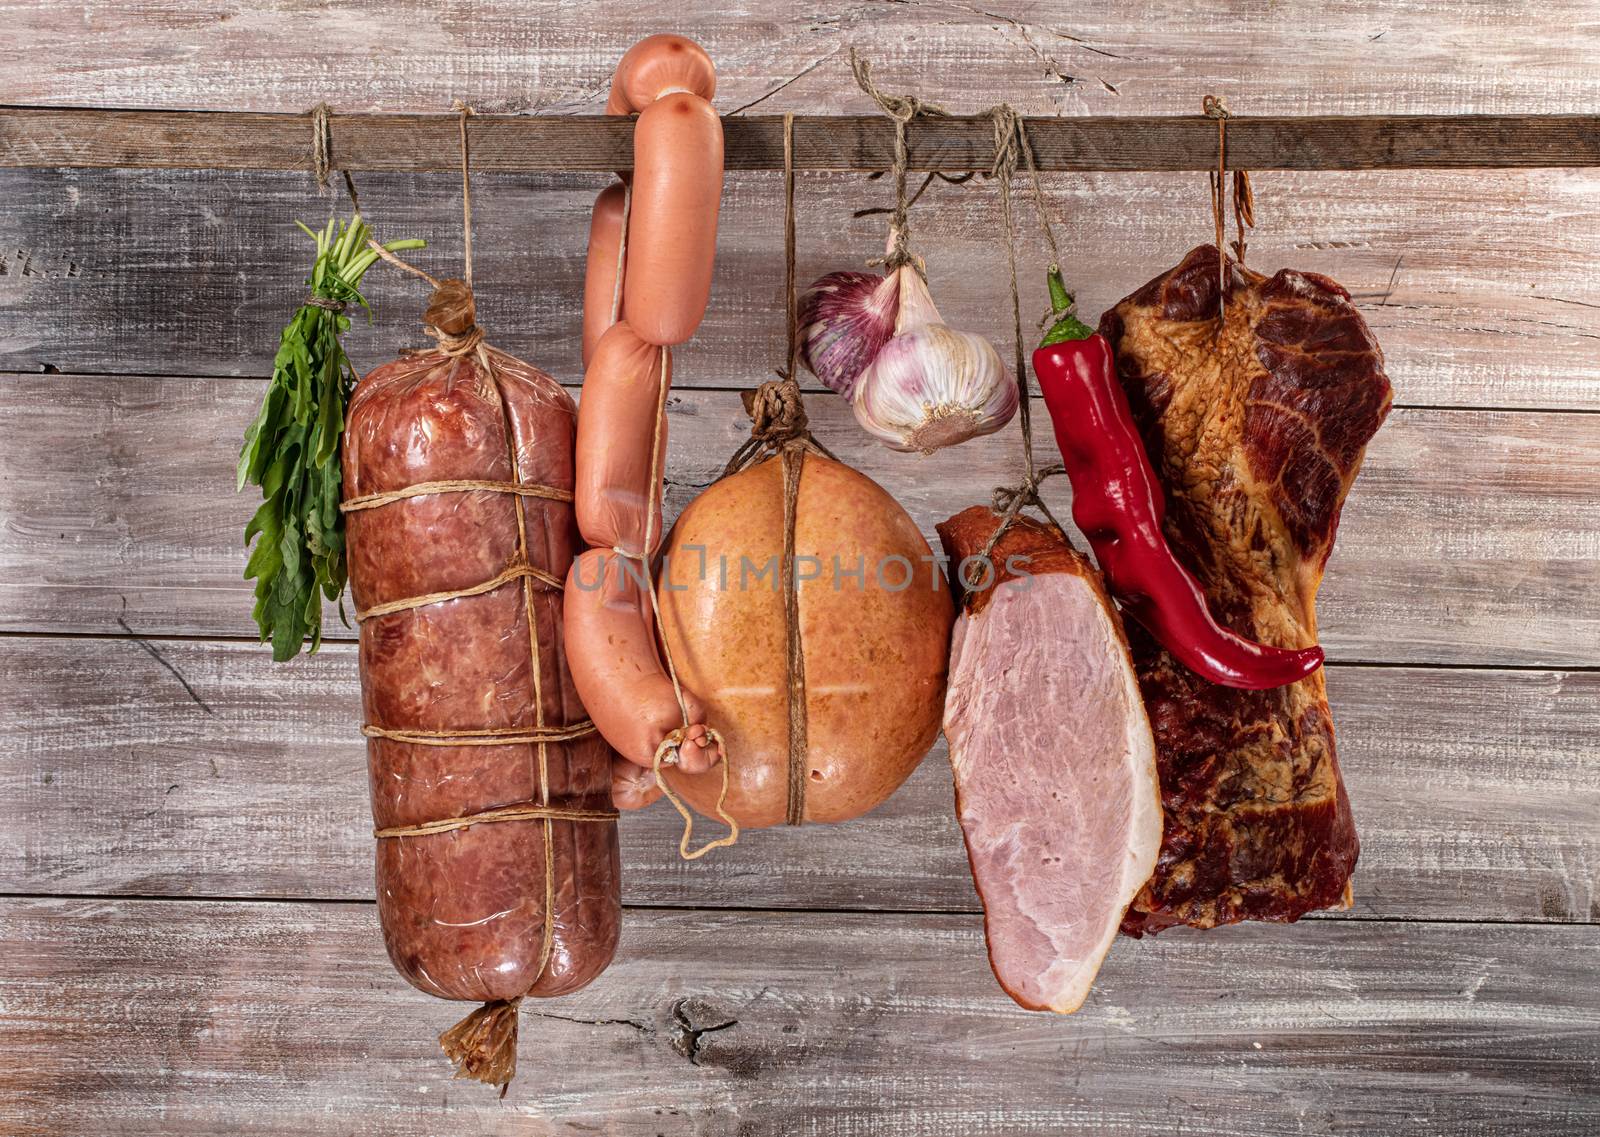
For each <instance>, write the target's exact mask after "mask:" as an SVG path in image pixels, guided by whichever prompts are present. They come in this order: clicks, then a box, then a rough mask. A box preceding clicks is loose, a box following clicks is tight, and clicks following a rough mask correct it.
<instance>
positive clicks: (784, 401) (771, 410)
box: [741, 378, 809, 447]
mask: <svg viewBox="0 0 1600 1137" xmlns="http://www.w3.org/2000/svg"><path fill="white" fill-rule="evenodd" d="M741 399H742V400H743V402H744V410H745V413H746V414H747V415H749V416H750V437H751V438H752V439H755V440H756V441H757V442H760V443H763V444H765V445H767V446H772V447H778V446H782V445H783V444H784V443H786V442H792V441H794V440H795V439H797V438H804V437H805V436H806V433H807V429H808V426H809V423H808V421H807V419H806V408H805V403H804V401H803V400H802V399H801V397H800V384H798V383H796V382H795V381H794V380H793V379H790V378H784V379H774V380H772V381H771V382H767V383H763V384H761V386H759V387H757V388H756V389H755V390H754V391H746V392H744V393H743V395H742V396H741Z"/></svg>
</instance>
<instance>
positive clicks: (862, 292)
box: [799, 272, 900, 399]
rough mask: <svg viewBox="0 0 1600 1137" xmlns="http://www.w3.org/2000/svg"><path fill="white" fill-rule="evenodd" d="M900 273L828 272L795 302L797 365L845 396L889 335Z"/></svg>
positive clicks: (897, 306)
mask: <svg viewBox="0 0 1600 1137" xmlns="http://www.w3.org/2000/svg"><path fill="white" fill-rule="evenodd" d="M899 305H900V274H899V273H893V272H891V273H890V274H889V275H888V276H878V275H877V274H876V273H870V272H830V273H829V274H828V275H827V276H825V277H823V278H822V279H821V280H819V281H817V282H816V283H815V284H813V285H812V286H811V287H810V288H808V289H806V294H805V295H804V296H802V297H801V298H800V310H799V321H800V362H801V363H802V364H804V365H805V367H806V369H807V370H809V371H810V372H811V374H813V375H815V376H816V377H817V378H818V379H820V380H822V383H823V385H824V386H825V387H828V388H829V389H830V390H833V391H836V392H838V393H839V394H841V395H843V396H844V397H845V398H847V399H848V398H850V397H851V396H852V395H854V394H855V390H856V379H857V378H859V377H860V375H861V373H862V372H863V371H865V370H866V369H867V365H868V364H870V363H871V362H872V361H873V359H874V358H876V356H877V354H878V352H879V351H880V350H881V349H882V348H883V345H884V344H886V343H888V342H889V338H890V337H891V336H893V335H894V325H895V313H896V312H897V311H898V309H899Z"/></svg>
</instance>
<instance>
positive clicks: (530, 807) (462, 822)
mask: <svg viewBox="0 0 1600 1137" xmlns="http://www.w3.org/2000/svg"><path fill="white" fill-rule="evenodd" d="M616 819H617V811H616V810H614V809H576V808H567V807H565V806H550V805H535V804H532V803H528V804H524V805H505V806H501V807H499V808H498V809H486V810H484V811H483V812H481V813H464V814H462V815H461V816H460V817H446V818H443V819H442V820H439V821H423V822H419V823H418V824H416V825H389V826H385V827H384V828H381V829H374V830H373V831H372V835H373V836H374V837H376V838H378V839H379V840H389V839H391V838H394V837H432V836H434V835H436V834H439V833H450V832H453V831H454V830H457V829H471V828H472V827H473V826H474V825H492V824H494V823H496V822H500V821H544V822H546V823H548V822H551V821H602V822H606V821H615V820H616ZM546 828H547V829H548V828H549V825H548V824H546ZM552 871H553V870H551V869H550V868H549V867H548V866H546V874H547V875H549V874H550V873H551V872H552ZM546 962H548V960H547V961H546ZM542 971H543V969H542V968H541V973H542Z"/></svg>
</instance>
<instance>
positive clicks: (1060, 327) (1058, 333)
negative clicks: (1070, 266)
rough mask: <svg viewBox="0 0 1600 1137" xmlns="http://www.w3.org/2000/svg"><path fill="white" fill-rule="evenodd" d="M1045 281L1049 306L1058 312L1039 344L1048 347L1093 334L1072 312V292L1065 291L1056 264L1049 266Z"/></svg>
mask: <svg viewBox="0 0 1600 1137" xmlns="http://www.w3.org/2000/svg"><path fill="white" fill-rule="evenodd" d="M1045 283H1046V284H1047V285H1048V286H1049V288H1050V308H1051V310H1052V311H1054V312H1057V313H1060V314H1059V315H1058V316H1057V317H1056V322H1055V323H1053V324H1051V325H1050V330H1049V331H1047V332H1045V334H1044V339H1042V340H1040V341H1039V346H1040V347H1049V346H1051V345H1052V344H1058V343H1066V342H1067V341H1068V340H1086V339H1088V338H1089V337H1090V336H1092V335H1094V329H1093V328H1091V327H1090V326H1089V325H1088V324H1086V323H1084V322H1083V321H1082V320H1080V319H1078V317H1077V316H1076V315H1075V314H1074V313H1073V311H1072V305H1073V300H1072V293H1070V292H1068V291H1067V282H1066V281H1065V280H1063V279H1062V278H1061V269H1060V268H1059V267H1058V266H1056V265H1051V266H1050V271H1049V272H1048V273H1047V274H1046V275H1045Z"/></svg>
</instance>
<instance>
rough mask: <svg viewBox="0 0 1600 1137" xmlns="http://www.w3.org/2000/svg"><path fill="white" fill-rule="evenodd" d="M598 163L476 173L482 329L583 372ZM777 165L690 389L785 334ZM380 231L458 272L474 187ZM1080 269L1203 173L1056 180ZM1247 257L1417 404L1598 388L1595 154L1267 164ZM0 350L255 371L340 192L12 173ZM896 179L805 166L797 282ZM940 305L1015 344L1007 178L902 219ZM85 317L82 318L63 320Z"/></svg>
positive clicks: (388, 280) (1591, 395)
mask: <svg viewBox="0 0 1600 1137" xmlns="http://www.w3.org/2000/svg"><path fill="white" fill-rule="evenodd" d="M606 180H607V179H606V178H604V177H601V176H597V175H525V176H519V177H514V176H494V175H485V176H483V177H480V178H478V179H476V181H475V182H474V191H475V199H476V208H475V210H474V216H475V221H476V227H477V230H476V231H477V241H476V258H475V259H476V279H477V281H478V285H479V288H478V292H479V298H480V301H481V309H482V311H483V314H484V320H485V326H486V327H488V328H489V329H491V330H492V332H493V335H494V338H495V340H496V342H497V343H499V344H501V345H502V346H503V347H505V348H506V349H507V350H510V351H513V352H515V353H518V354H520V355H522V356H524V357H526V358H529V359H532V360H534V361H536V362H538V363H539V364H540V365H541V366H542V367H544V368H546V369H547V370H549V371H551V372H552V373H553V374H555V375H556V376H557V377H558V378H560V379H562V380H563V381H566V382H577V381H578V380H579V379H580V378H581V376H582V369H581V366H580V364H579V327H580V310H579V308H580V304H581V296H582V292H583V290H582V280H583V271H584V261H583V257H584V250H585V248H586V242H587V234H588V224H589V210H590V207H591V205H592V203H593V199H594V194H595V192H596V191H597V190H598V189H599V188H600V187H601V186H602V185H603V184H604V183H605V181H606ZM780 181H781V179H780V178H778V177H776V176H774V175H769V174H743V175H734V176H732V177H730V179H729V182H728V186H727V192H726V195H725V199H724V203H723V213H722V223H721V234H720V238H719V250H718V261H717V271H716V277H715V280H714V284H713V290H712V297H711V306H710V310H709V312H708V315H707V318H706V320H705V323H704V324H703V325H702V327H701V329H700V331H699V332H698V333H697V334H696V336H695V339H694V340H693V342H691V343H690V344H689V345H688V346H687V347H685V348H684V349H683V350H682V351H681V352H680V353H678V358H677V363H678V366H677V368H676V381H677V383H678V384H679V385H680V386H698V385H706V386H723V387H742V386H747V385H749V384H750V383H752V382H754V381H756V379H757V378H758V377H760V376H762V375H764V374H765V373H766V372H767V371H768V370H769V368H770V367H771V366H772V365H774V364H775V363H776V362H777V361H778V360H779V359H780V358H781V356H782V354H783V345H782V335H783V326H782V318H781V313H782V311H783V302H782V288H783V263H782V244H783V243H782V238H781V234H780V231H779V230H780V224H779V218H780V217H781V209H782V189H781V185H780ZM360 188H361V193H362V200H363V202H364V204H365V205H366V207H367V210H368V213H369V215H370V216H371V217H372V218H374V219H375V221H376V223H377V224H378V226H379V229H380V231H381V232H383V233H385V234H387V235H390V236H411V235H423V236H427V237H429V238H430V239H431V240H433V242H434V244H433V247H432V248H431V249H429V250H427V251H425V252H423V253H420V254H418V255H417V258H416V259H417V260H418V261H419V263H421V264H422V265H424V266H425V267H428V268H430V269H432V270H433V271H435V272H436V273H446V274H448V273H450V272H454V271H458V269H457V266H458V264H459V256H460V221H459V218H460V199H459V185H458V183H457V182H456V180H455V179H453V178H451V177H450V176H448V175H436V176H429V175H399V174H382V175H368V176H363V177H362V178H361V179H360ZM1046 189H1047V192H1048V196H1049V201H1050V205H1051V210H1052V212H1053V214H1054V215H1055V217H1056V219H1057V222H1056V223H1057V228H1058V233H1059V235H1060V241H1061V247H1062V249H1063V250H1064V251H1065V253H1066V256H1067V258H1068V262H1069V263H1068V271H1069V272H1070V273H1071V275H1072V278H1073V281H1074V283H1075V284H1076V286H1077V288H1078V299H1079V302H1080V304H1081V305H1082V309H1083V311H1085V312H1086V313H1089V314H1091V315H1093V314H1097V313H1099V312H1100V311H1103V310H1104V309H1105V308H1107V307H1109V306H1110V305H1111V304H1112V303H1114V302H1115V301H1116V300H1117V299H1119V298H1120V297H1122V296H1123V295H1125V294H1127V293H1128V292H1131V291H1132V290H1133V289H1135V288H1137V287H1138V286H1139V285H1141V284H1143V283H1144V282H1145V281H1146V280H1148V279H1149V278H1150V277H1151V276H1153V275H1155V274H1156V273H1157V272H1158V271H1161V270H1164V269H1166V268H1168V267H1170V266H1171V265H1173V264H1175V263H1177V261H1178V260H1179V259H1180V258H1181V256H1182V255H1183V253H1184V252H1186V251H1187V250H1188V249H1189V248H1190V247H1192V246H1193V245H1195V244H1198V243H1200V242H1201V241H1204V240H1209V238H1210V232H1211V224H1210V213H1209V205H1208V204H1207V202H1208V198H1207V191H1206V187H1205V180H1204V178H1203V177H1201V176H1200V175H1195V174H1141V175H1134V174H1103V175H1087V176H1052V177H1048V178H1047V179H1046ZM1256 192H1257V200H1258V216H1259V219H1260V222H1261V224H1260V228H1259V230H1258V231H1257V233H1256V235H1255V236H1254V237H1253V238H1252V240H1251V245H1250V261H1251V263H1252V264H1254V265H1256V266H1258V267H1262V268H1271V269H1276V268H1278V267H1281V266H1289V267H1293V268H1299V269H1308V270H1314V271H1318V272H1325V273H1328V274H1329V275H1331V276H1333V277H1334V278H1335V279H1337V280H1339V281H1340V282H1341V283H1343V284H1344V285H1345V286H1346V287H1347V288H1349V289H1350V290H1351V292H1352V293H1354V294H1355V296H1356V297H1357V301H1358V303H1359V304H1360V305H1361V307H1362V309H1363V311H1364V313H1365V315H1366V317H1367V319H1368V320H1369V321H1370V323H1371V324H1372V326H1373V329H1374V331H1375V332H1376V333H1377V335H1378V337H1379V340H1380V342H1381V343H1382V344H1383V345H1384V350H1385V352H1386V354H1387V358H1388V363H1389V371H1390V374H1391V376H1392V378H1393V379H1394V382H1395V386H1396V389H1397V392H1398V396H1399V400H1400V402H1402V403H1412V404H1424V405H1457V406H1479V407H1543V408H1588V409H1600V351H1596V349H1595V345H1596V343H1597V342H1600V276H1597V275H1596V274H1595V273H1593V272H1591V271H1590V265H1591V264H1592V262H1593V260H1594V256H1595V250H1597V249H1600V211H1596V210H1595V209H1594V208H1593V203H1594V201H1595V200H1596V199H1597V198H1600V171H1555V172H1546V173H1539V174H1533V173H1527V172H1521V173H1518V172H1500V173H1492V172H1479V173H1470V174H1469V173H1427V174H1424V173H1392V174H1375V173H1365V174H1362V173H1345V174H1323V175H1311V174H1304V173H1298V174H1295V173H1290V174H1263V175H1261V176H1260V177H1258V178H1257V179H1256ZM0 193H4V195H5V197H6V200H7V209H6V210H5V211H3V212H0V367H5V368H9V369H11V370H18V371H30V370H34V371H36V370H42V369H52V368H53V369H55V370H59V371H64V372H70V371H91V372H107V373H122V374H139V373H147V374H148V373H166V374H199V375H220V374H247V375H258V376H259V375H264V374H266V373H267V372H268V371H269V370H270V368H271V361H272V353H273V351H274V350H275V348H276V344H277V338H278V333H279V331H280V329H281V328H282V326H283V324H284V323H285V321H286V320H287V319H288V316H289V314H290V312H291V309H292V306H293V305H294V304H295V303H296V301H297V300H298V299H299V298H300V296H301V294H302V290H303V288H304V283H303V281H304V274H305V272H306V269H307V266H308V264H309V258H308V250H309V248H310V243H309V241H307V239H306V238H305V236H304V235H303V234H302V233H300V232H299V230H297V229H296V228H295V227H294V225H293V221H294V220H295V219H296V218H304V219H306V220H308V221H311V222H316V221H318V219H319V218H322V217H325V216H326V214H327V212H328V210H329V209H330V208H332V207H334V206H337V207H339V208H340V209H341V210H342V209H343V208H344V203H343V202H342V201H341V200H339V199H336V198H334V197H331V196H329V197H320V198H319V197H318V196H317V195H316V191H315V188H314V186H313V184H312V182H311V179H310V177H309V175H306V176H301V175H294V174H263V175H246V174H237V173H235V174H201V173H183V172H165V173H152V172H135V171H119V172H85V171H31V172H29V171H0ZM887 200H888V197H887V188H886V187H885V186H883V185H882V183H877V182H868V181H866V180H864V179H863V178H861V177H859V176H855V175H843V174H814V175H807V176H806V177H804V178H803V179H801V182H800V198H799V231H800V257H799V277H800V280H801V282H802V284H804V283H805V282H808V281H810V280H812V279H814V278H815V277H817V276H819V275H821V274H822V273H825V272H830V271H833V270H835V269H840V268H853V267H860V266H861V264H862V262H863V261H865V260H866V259H867V258H868V257H870V256H872V255H873V254H874V253H877V252H880V251H881V249H882V242H883V233H884V219H883V218H882V217H881V216H878V217H866V218H860V219H854V220H852V219H851V217H850V214H851V213H852V211H854V210H857V209H860V208H863V207H867V206H874V205H883V204H886V202H887ZM1021 218H1022V224H1023V226H1024V229H1023V236H1022V239H1021V241H1020V253H1021V272H1022V276H1021V281H1022V287H1023V293H1022V296H1023V310H1024V316H1025V320H1026V321H1027V330H1028V332H1029V334H1031V333H1032V323H1033V320H1034V319H1035V317H1036V314H1037V313H1039V312H1042V311H1043V310H1044V308H1045V307H1046V304H1047V300H1046V297H1045V294H1044V288H1043V270H1044V263H1045V251H1044V248H1043V244H1042V242H1041V241H1039V240H1038V239H1037V238H1036V237H1035V236H1034V232H1035V230H1034V228H1033V225H1034V223H1033V220H1032V218H1031V216H1030V215H1029V214H1028V212H1027V211H1026V207H1024V210H1023V212H1022V214H1021ZM912 222H913V228H914V233H913V241H914V243H915V244H916V246H917V247H918V248H920V249H921V250H922V251H923V252H924V253H925V254H926V256H927V258H928V263H929V270H930V274H931V277H932V284H933V290H934V295H935V297H936V298H937V300H938V302H939V304H940V307H941V310H942V311H943V313H944V315H945V317H946V319H947V320H948V321H950V322H951V323H952V324H953V325H955V326H957V327H960V328H963V329H965V330H970V331H976V332H980V333H983V334H986V335H988V336H990V337H992V338H993V339H994V340H995V342H996V343H997V344H999V345H1001V346H1002V348H1003V354H1004V355H1005V356H1006V357H1007V358H1009V356H1010V350H1009V343H1010V338H1011V332H1010V319H1009V314H1008V313H1007V311H1006V304H1005V302H1004V297H1005V296H1006V291H1007V285H1006V275H1005V274H1006V265H1005V257H1004V252H1003V246H1001V245H1000V244H999V242H998V241H997V239H996V237H997V234H998V233H999V232H1000V217H999V208H998V201H997V198H996V191H995V188H994V187H993V186H992V185H988V184H985V183H982V182H977V183H973V184H972V185H970V186H968V187H967V188H964V189H959V188H954V187H948V186H938V187H936V188H934V189H931V190H930V191H929V192H928V194H927V195H926V196H925V197H924V198H923V200H922V202H921V203H920V204H919V205H918V207H917V209H916V210H915V211H914V212H913V214H912ZM367 285H368V294H369V296H370V298H371V299H372V300H373V302H374V303H375V305H376V306H377V311H378V322H377V324H376V325H375V326H373V327H370V328H369V327H368V326H367V325H366V324H365V322H364V321H360V320H358V321H357V326H356V328H355V329H354V330H353V331H352V333H351V336H350V341H349V342H350V346H351V352H352V354H353V355H354V356H355V358H356V359H357V360H359V361H364V362H366V363H369V364H370V363H373V362H376V361H378V360H380V359H383V358H386V357H387V356H388V355H389V354H390V353H392V352H393V350H394V349H395V347H396V346H397V345H399V344H401V343H406V342H414V341H415V340H417V339H418V338H419V333H418V329H417V325H416V322H415V321H416V320H417V318H418V317H419V316H420V313H421V309H422V306H423V303H424V300H425V297H424V296H423V295H421V291H420V287H419V286H418V285H417V284H416V282H414V281H412V280H410V279H409V278H403V277H401V276H400V274H398V273H394V272H390V271H388V270H385V269H381V268H380V269H379V270H375V271H374V272H373V273H372V274H370V275H369V277H368V280H367ZM68 316H70V318H67V317H68Z"/></svg>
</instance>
